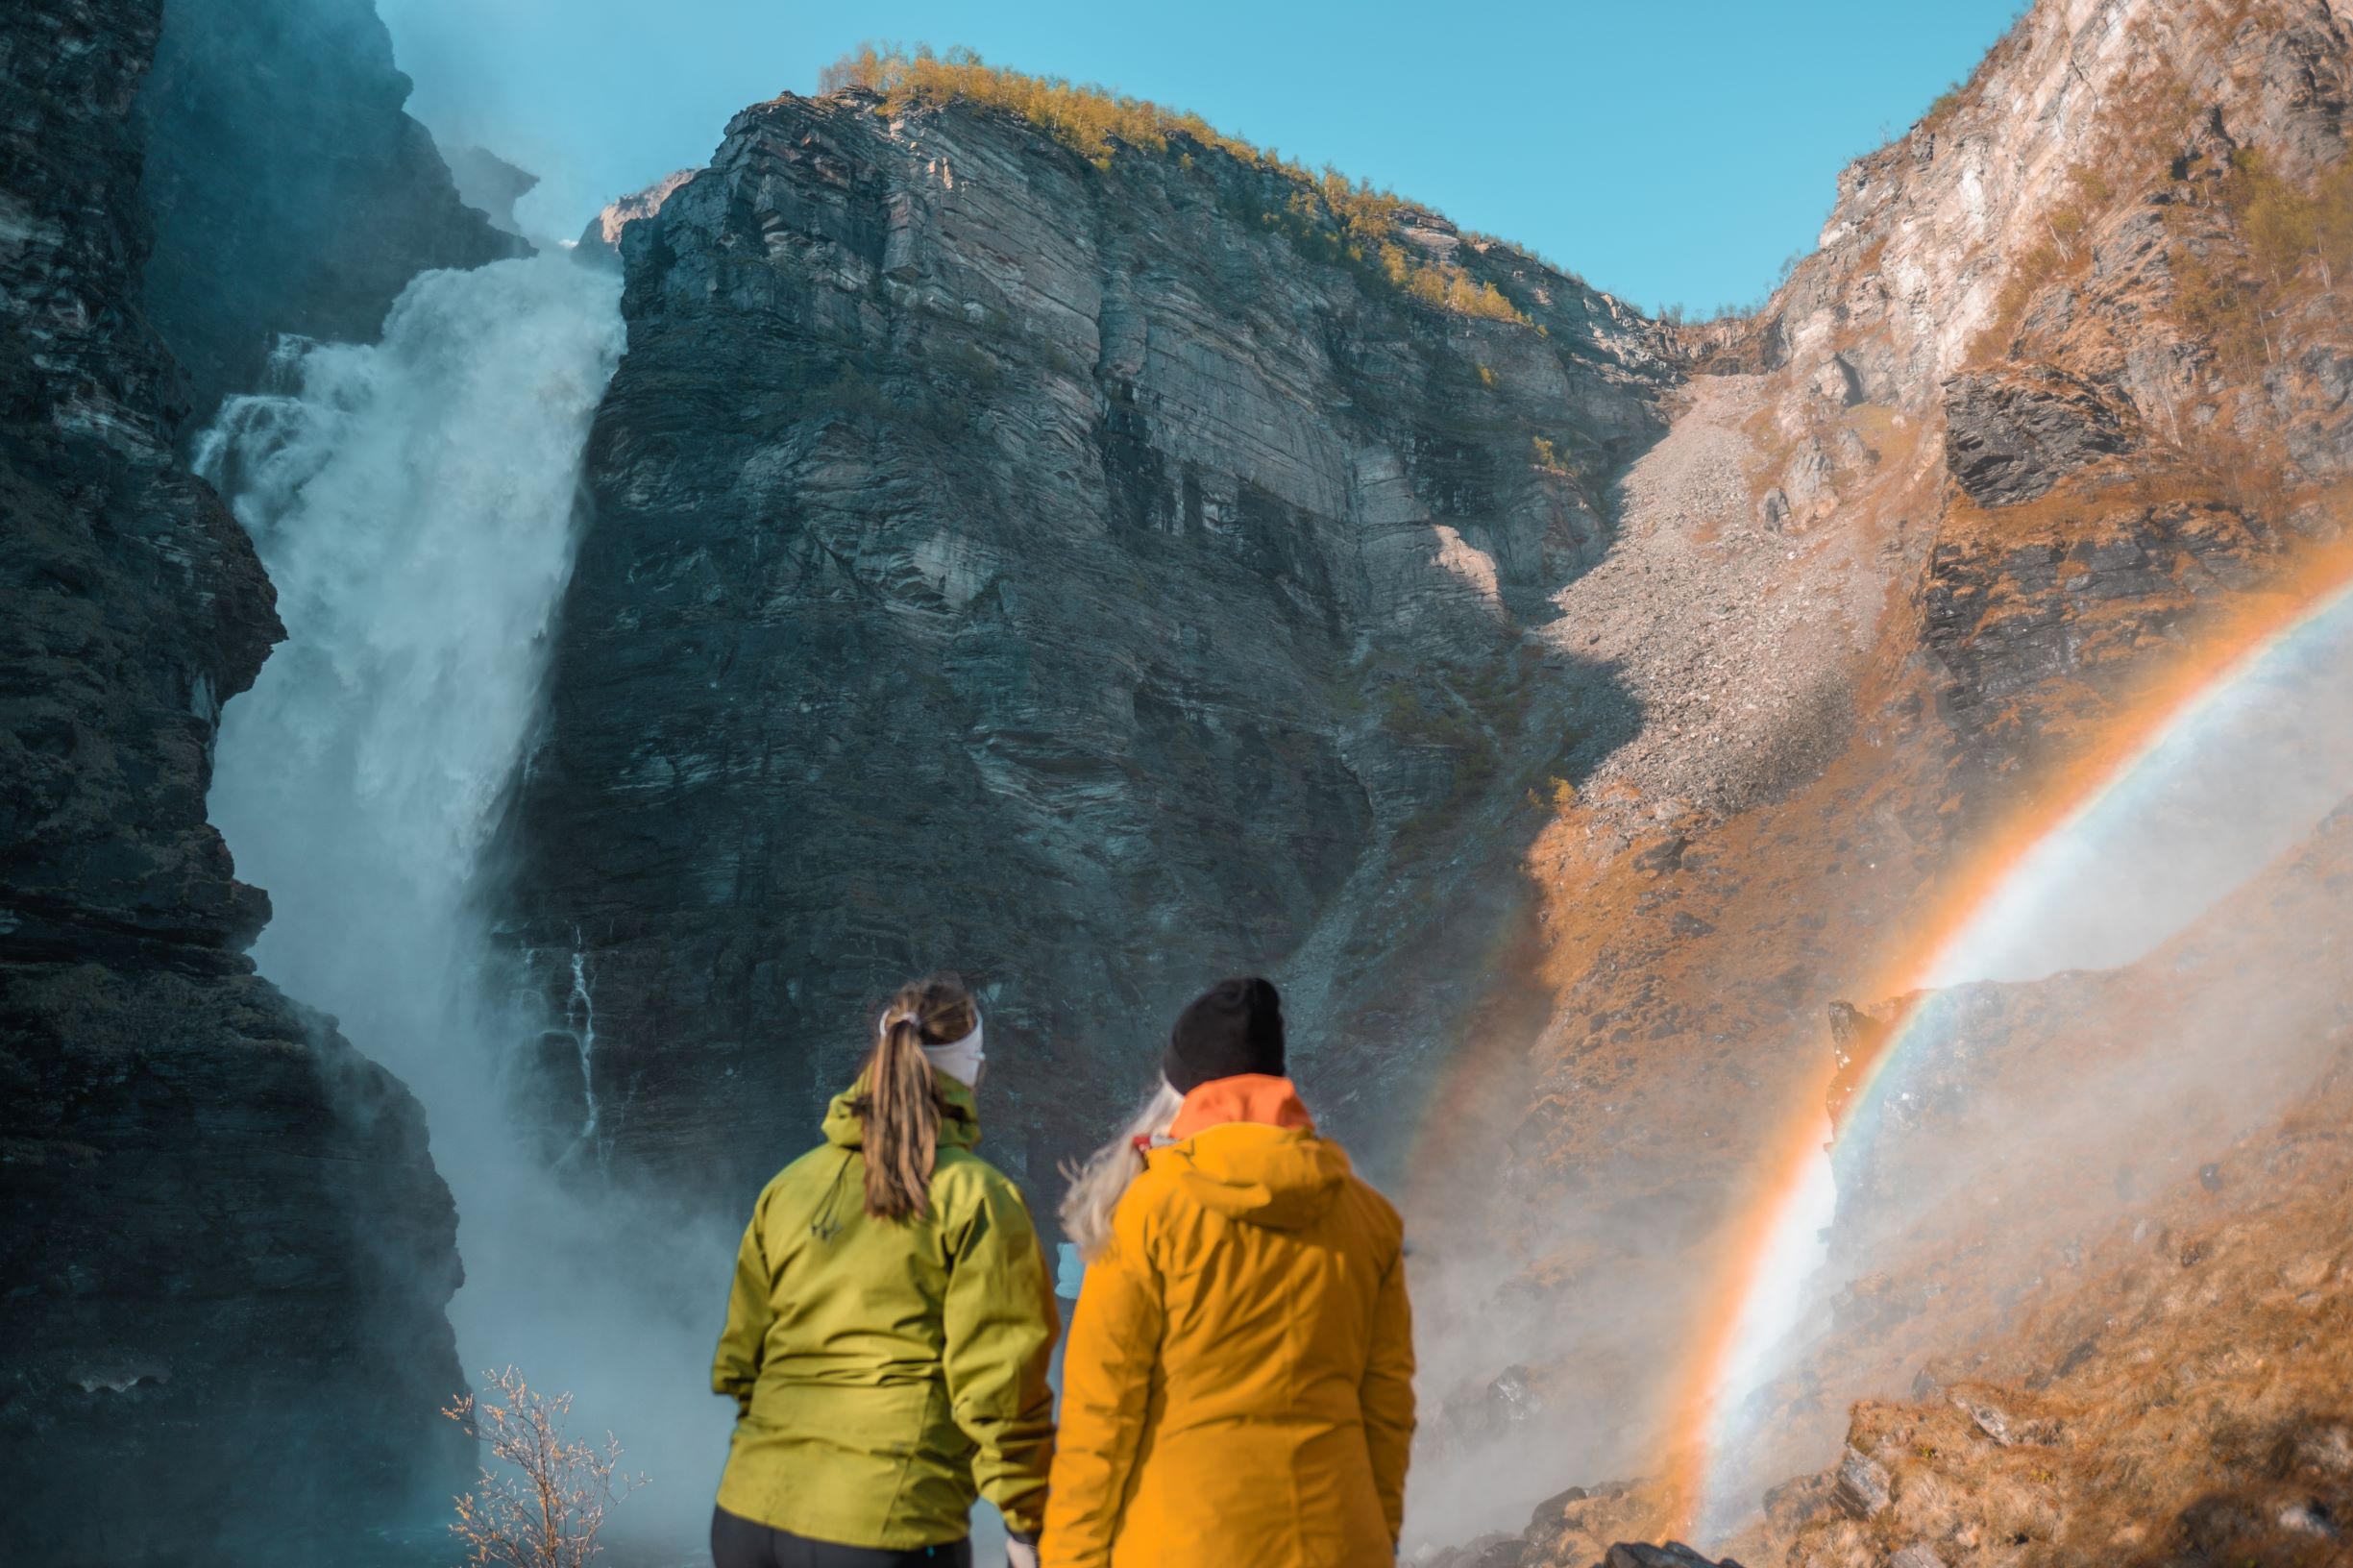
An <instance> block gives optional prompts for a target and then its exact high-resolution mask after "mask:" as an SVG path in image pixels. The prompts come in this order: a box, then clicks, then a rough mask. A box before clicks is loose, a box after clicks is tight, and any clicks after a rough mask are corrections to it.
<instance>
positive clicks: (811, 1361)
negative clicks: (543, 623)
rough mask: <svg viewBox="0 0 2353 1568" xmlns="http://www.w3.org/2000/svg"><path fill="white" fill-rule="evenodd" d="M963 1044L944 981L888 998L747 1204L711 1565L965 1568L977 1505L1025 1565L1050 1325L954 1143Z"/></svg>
mask: <svg viewBox="0 0 2353 1568" xmlns="http://www.w3.org/2000/svg"><path fill="white" fill-rule="evenodd" d="M981 1046H982V1032H981V1017H980V1009H979V1007H978V1005H977V1004H976V1003H975V1002H974V1000H973V998H972V994H971V992H969V991H968V990H966V989H965V986H964V984H963V982H962V981H960V980H957V979H956V978H954V977H953V976H935V977H934V978H932V979H929V980H923V981H919V982H917V983H915V984H913V985H910V986H907V987H906V988H905V989H903V990H901V991H900V992H899V993H898V994H897V995H896V996H895V997H894V998H893V999H892V1001H891V1005H890V1006H889V1007H888V1008H886V1009H885V1010H884V1011H883V1014H882V1017H881V1019H880V1021H879V1022H878V1024H877V1025H876V1039H875V1041H874V1047H873V1050H872V1052H871V1053H870V1055H869V1056H868V1058H867V1061H866V1066H865V1067H864V1068H863V1069H862V1070H861V1071H860V1073H859V1075H858V1081H857V1083H856V1084H854V1085H853V1086H852V1087H851V1088H850V1089H849V1090H846V1091H845V1092H844V1093H842V1094H840V1095H838V1096H837V1097H836V1098H835V1099H834V1102H833V1106H832V1108H831V1109H830V1110H829V1111H827V1112H826V1114H825V1141H824V1143H823V1144H822V1145H821V1146H820V1147H818V1148H816V1149H813V1150H811V1151H810V1152H809V1153H807V1154H804V1155H802V1156H801V1157H800V1158H799V1159H797V1160H796V1161H794V1162H793V1163H792V1164H789V1165H787V1166H785V1168H784V1169H783V1170H782V1171H781V1172H780V1173H778V1175H777V1176H776V1178H775V1179H774V1180H773V1181H772V1182H770V1183H769V1184H768V1186H767V1188H765V1189H764V1190H763V1191H762V1192H761V1193H760V1198H759V1201H758V1202H757V1203H756V1204H754V1205H753V1207H752V1213H751V1223H750V1225H749V1226H748V1227H747V1228H746V1229H745V1232H744V1245H743V1249H742V1251H741V1253H740V1254H739V1255H738V1257H737V1259H736V1265H735V1286H734V1289H733V1291H732V1292H731V1293H730V1295H729V1297H728V1300H727V1327H726V1331H725V1332H724V1333H723V1334H722V1335H720V1340H719V1355H718V1357H717V1359H716V1360H714V1362H713V1364H712V1367H711V1386H712V1388H713V1389H714V1390H716V1391H717V1392H719V1393H722V1394H725V1395H727V1396H729V1397H730V1398H732V1399H733V1400H734V1401H735V1403H736V1411H737V1417H736V1423H735V1437H734V1440H733V1443H732V1445H731V1446H730V1448H729V1450H728V1455H727V1468H726V1472H725V1474H724V1476H723V1477H722V1479H721V1481H720V1483H719V1506H718V1507H717V1509H716V1510H715V1511H714V1512H713V1514H712V1517H711V1558H712V1561H713V1562H714V1563H715V1564H716V1565H717V1568H898V1565H903V1564H915V1563H924V1564H933V1565H941V1568H966V1565H968V1564H969V1563H970V1561H971V1544H970V1542H969V1541H968V1539H967V1538H966V1536H967V1529H968V1527H967V1520H968V1516H969V1514H970V1510H971V1507H972V1503H973V1500H974V1498H975V1497H976V1496H978V1497H985V1498H987V1499H988V1500H989V1501H990V1502H992V1503H993V1504H995V1505H996V1507H997V1509H998V1510H999V1511H1000V1512H1001V1513H1003V1514H1004V1516H1005V1525H1006V1529H1007V1531H1009V1532H1010V1534H1011V1537H1012V1540H1011V1544H1010V1546H1009V1549H1008V1550H1009V1555H1010V1560H1011V1562H1012V1564H1013V1568H1028V1565H1034V1564H1035V1563H1036V1561H1037V1553H1036V1542H1037V1533H1038V1530H1039V1528H1040V1527H1041V1526H1042V1524H1043V1523H1044V1517H1045V1483H1046V1472H1047V1470H1048V1469H1049V1467H1050V1466H1051V1465H1052V1463H1053V1458H1054V1409H1053V1395H1052V1393H1051V1392H1050V1391H1049V1390H1048V1388H1047V1386H1046V1366H1047V1362H1048V1361H1049V1360H1050V1359H1051V1357H1052V1355H1053V1349H1054V1338H1055V1335H1056V1333H1057V1332H1058V1329H1059V1324H1058V1323H1057V1321H1056V1312H1055V1307H1054V1291H1053V1283H1052V1275H1051V1274H1050V1272H1049V1271H1048V1269H1047V1267H1046V1262H1045V1254H1044V1251H1043V1249H1042V1247H1041V1246H1040V1245H1039V1242H1038V1233H1037V1230H1036V1228H1035V1227H1034V1226H1033V1225H1032V1224H1031V1222H1030V1216H1029V1210H1028V1208H1027V1207H1026V1206H1025V1205H1024V1204H1023V1203H1022V1201H1021V1194H1020V1192H1019V1191H1018V1190H1017V1189H1016V1188H1015V1187H1014V1185H1013V1183H1012V1182H1011V1181H1009V1180H1008V1179H1007V1178H1006V1177H1005V1176H1004V1175H1003V1174H1002V1173H1001V1172H999V1171H998V1170H997V1169H996V1168H995V1167H994V1166H993V1165H991V1164H989V1163H988V1162H987V1161H985V1160H982V1159H981V1158H980V1157H979V1156H978V1155H975V1154H974V1153H973V1152H972V1145H973V1144H974V1143H976V1142H977V1141H979V1139H980V1124H979V1116H978V1114H977V1113H976V1111H975V1110H974V1104H973V1089H974V1087H975V1086H976V1085H977V1084H978V1083H979V1081H980V1077H981V1066H982V1063H983V1060H984V1058H983V1056H982V1051H981Z"/></svg>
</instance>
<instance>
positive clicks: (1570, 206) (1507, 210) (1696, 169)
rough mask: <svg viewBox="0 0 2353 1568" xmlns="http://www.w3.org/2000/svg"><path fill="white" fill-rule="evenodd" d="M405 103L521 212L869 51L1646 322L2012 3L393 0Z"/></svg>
mask: <svg viewBox="0 0 2353 1568" xmlns="http://www.w3.org/2000/svg"><path fill="white" fill-rule="evenodd" d="M379 4H380V9H381V11H382V12H383V14H384V18H385V21H386V22H387V23H388V24H389V25H390V27H391V29H392V34H393V45H394V49H395V51H396V53H397V54H398V57H399V59H400V61H401V64H402V65H403V67H404V68H405V69H406V70H407V71H408V72H409V74H410V75H412V76H413V77H415V78H416V82H417V90H416V95H415V97H414V98H413V99H412V100H411V101H410V106H409V107H410V109H411V110H412V111H413V112H415V113H416V114H417V115H418V116H419V117H420V118H422V119H423V120H425V121H426V123H427V124H429V125H430V126H431V127H432V128H433V129H434V131H435V133H436V134H437V135H440V136H441V137H442V139H443V140H444V141H447V142H463V141H476V142H478V143H480V144H481V145H483V146H487V147H489V148H490V149H491V150H492V151H494V152H498V153H501V154H502V155H503V156H505V157H507V158H509V159H513V160H515V161H517V162H519V163H522V164H524V165H525V166H526V167H528V168H532V169H534V170H536V171H537V172H538V173H540V174H541V176H542V177H543V179H544V181H545V184H544V185H543V186H542V188H541V189H540V190H539V191H537V192H534V193H533V195H532V196H531V197H530V198H528V199H527V205H526V207H525V208H524V216H525V218H526V220H527V223H529V224H531V225H533V226H534V227H536V228H538V229H542V230H544V231H546V232H547V233H552V234H564V235H569V234H573V233H577V232H578V231H579V228H580V226H581V225H582V224H583V223H584V222H586V221H587V218H588V216H589V215H590V214H591V213H592V212H593V211H594V210H595V209H596V208H598V207H599V206H601V204H602V203H603V202H604V201H605V200H606V199H608V198H610V197H612V196H614V195H618V194H620V193H622V192H624V191H626V190H633V189H636V188H639V187H640V186H643V185H645V184H650V183H651V182H652V181H653V180H655V179H657V178H659V177H660V176H662V175H663V174H666V173H668V172H669V171H671V170H672V169H675V168H680V167H685V166H689V165H694V164H699V163H701V162H703V161H705V160H706V159H708V158H709V156H710V152H711V149H712V147H713V146H714V145H716V143H717V142H718V139H719V136H720V133H721V131H722V130H723V128H724V126H725V124H726V121H727V118H728V116H729V115H731V114H732V113H734V112H735V110H738V109H740V108H742V107H743V106H745V105H746V104H748V103H753V102H756V101H758V100H760V99H764V98H769V97H772V96H774V95H775V94H776V93H777V92H779V91H785V90H790V91H794V92H809V91H813V90H815V87H816V84H817V74H818V71H819V70H820V69H821V67H822V66H823V65H824V64H825V63H826V62H827V61H831V60H833V59H835V58H836V57H837V56H839V55H841V54H842V53H843V52H844V51H846V50H847V49H849V48H851V47H852V46H854V45H855V44H857V43H858V42H859V41H860V40H862V39H866V38H875V39H883V40H889V39H897V40H901V41H905V42H910V43H912V42H916V41H918V40H920V41H925V42H929V43H932V44H934V45H936V46H939V47H942V48H944V47H946V46H947V45H949V44H954V43H962V44H968V45H969V46H971V47H972V48H975V49H977V50H979V51H980V53H981V55H982V57H983V58H984V59H986V60H989V61H992V62H993V63H997V64H1003V65H1012V66H1016V67H1018V68H1019V69H1022V70H1026V71H1034V72H1041V73H1046V74H1051V75H1058V76H1066V77H1069V78H1071V79H1072V80H1075V81H1082V82H1098V83H1102V84H1104V85H1105V86H1112V87H1115V88H1117V89H1118V90H1120V91H1123V92H1128V93H1132V94H1134V95H1136V96H1138V97H1142V98H1151V99H1155V100H1158V101H1159V102H1161V103H1164V104H1166V105H1169V106H1170V107H1172V108H1179V109H1191V110H1198V111H1199V112H1200V113H1201V114H1202V115H1204V116H1205V117H1206V118H1208V119H1209V120H1210V121H1211V122H1212V123H1213V124H1215V125H1217V126H1219V127H1221V128H1222V129H1224V130H1227V131H1229V132H1232V133H1234V134H1236V135H1241V136H1245V137H1247V138H1248V139H1250V140H1251V141H1254V142H1256V143H1258V144H1259V145H1261V146H1270V147H1276V148H1279V149H1281V150H1282V151H1283V152H1284V153H1285V154H1287V155H1288V156H1291V157H1295V158H1298V159H1302V160H1304V161H1306V162H1308V163H1309V164H1311V165H1319V164H1323V163H1326V162H1329V163H1333V164H1336V165H1337V166H1338V167H1339V168H1340V169H1342V170H1344V171H1345V172H1347V173H1349V174H1351V175H1357V176H1362V177H1365V178H1369V179H1371V180H1372V181H1373V182H1374V183H1376V184H1385V185H1388V186H1390V187H1392V188H1393V189H1395V190H1396V191H1397V192H1398V193H1399V194H1400V195H1403V196H1408V197H1411V198H1413V199H1414V200H1416V201H1420V202H1424V203H1427V204H1429V205H1430V206H1432V207H1434V208H1437V209H1439V210H1440V211H1442V212H1445V213H1446V214H1447V215H1448V216H1450V217H1452V218H1453V219H1455V220H1456V221H1457V222H1458V223H1460V224H1463V225H1464V226H1466V227H1469V228H1473V229H1483V230H1486V231H1488V232H1490V233H1497V234H1501V235H1503V236H1504V237H1506V238H1507V239H1512V240H1517V241H1519V242H1521V243H1524V244H1527V245H1531V246H1533V247H1534V248H1535V249H1537V250H1539V251H1541V252H1543V253H1544V254H1545V255H1546V256H1548V257H1551V258H1552V259H1553V260H1555V261H1556V262H1558V263H1560V264H1562V265H1564V266H1567V267H1570V268H1573V269H1575V270H1576V271H1578V272H1580V273H1582V274H1583V275H1584V276H1585V277H1586V278H1587V279H1589V280H1590V281H1591V282H1594V283H1595V284H1596V285H1598V286H1600V287H1603V288H1606V289H1609V290H1611V291H1613V292H1615V293H1618V294H1621V295H1624V296H1625V297H1627V298H1628V299H1630V300H1632V301H1633V302H1634V303H1636V304H1637V305H1640V306H1644V307H1646V308H1654V307H1656V306H1661V305H1664V304H1668V303H1676V304H1680V305H1683V306H1687V307H1689V308H1691V309H1693V310H1703V309H1706V308H1709V307H1712V306H1717V305H1721V304H1738V303H1744V302H1748V301H1752V300H1754V299H1756V298H1758V297H1759V296H1761V295H1762V294H1763V293H1764V292H1765V290H1766V289H1767V288H1768V287H1770V286H1771V284H1772V282H1773V281H1774V276H1775V273H1776V271H1777V269H1778V267H1779V265H1780V262H1781V260H1782V258H1783V257H1787V256H1789V255H1790V254H1791V253H1793V252H1800V251H1804V250H1809V249H1811V248H1812V245H1813V241H1814V236H1815V233H1817V231H1818V230H1819V229H1820V228H1821V225H1822V220H1823V219H1824V217H1825V216H1826V214H1827V213H1828V211H1829V207H1830V200H1831V197H1832V195H1833V194H1834V190H1835V184H1834V182H1835V179H1836V175H1837V171H1838V169H1839V167H1840V166H1841V165H1842V164H1844V163H1845V162H1846V161H1847V160H1848V159H1851V158H1853V157H1855V156H1856V155H1857V154H1860V153H1863V152H1866V151H1868V150H1870V149H1871V148H1873V147H1875V146H1877V145H1878V144H1879V143H1881V142H1882V141H1884V140H1886V139H1888V138H1889V137H1890V136H1893V135H1899V134H1900V133H1901V132H1902V130H1903V129H1904V128H1905V127H1906V126H1908V125H1909V124H1910V123H1911V122H1912V121H1913V120H1914V119H1915V118H1917V117H1918V116H1919V115H1920V113H1921V112H1922V111H1923V110H1925V109H1926V108H1927V106H1928V104H1929V103H1930V101H1931V100H1933V99H1934V98H1935V97H1936V95H1937V94H1938V93H1939V92H1940V91H1942V90H1943V89H1944V87H1945V86H1946V85H1947V84H1948V83H1949V82H1951V81H1953V80H1954V79H1956V78H1960V77H1965V76H1967V75H1968V74H1969V72H1970V70H1971V69H1972V68H1973V66H1974V65H1975V63H1976V61H1977V60H1978V58H1979V57H1980V56H1981V55H1982V54H1983V53H1984V52H1985V51H1986V49H1987V48H1988V47H1990V46H1991V45H1992V43H1993V42H1994V40H1995V39H1996V38H1997V37H1999V36H2000V35H2001V33H2002V31H2003V30H2004V29H2005V28H2006V27H2007V26H2008V25H2009V23H2010V21H2011V19H2012V17H2013V16H2014V15H2015V14H2016V12H2018V10H2019V9H2020V0H1934V3H1933V4H1928V5H1908V6H1891V5H1889V4H1888V3H1887V0H1681V3H1679V4H1675V5H1668V4H1663V3H1661V0H1611V3H1607V4H1604V3H1600V0H1553V3H1551V4H1543V5H1538V4H1526V3H1521V0H1499V3H1495V4H1490V5H1485V6H1466V5H1459V4H1455V5H1447V4H1434V3H1432V0H1420V3H1418V4H1412V5H1405V4H1394V3H1391V0H1356V3H1352V4H1343V3H1338V0H1312V3H1306V0H1294V3H1289V4H1285V3H1280V0H1188V3H1187V4H1184V5H1179V6H1152V7H1146V6H1140V5H1133V4H1111V5H1106V4H1103V3H1101V0H1094V3H1090V4H1078V3H1075V0H996V3H994V4H979V3H973V0H828V3H826V4H823V5H815V4H806V3H791V0H379Z"/></svg>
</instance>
